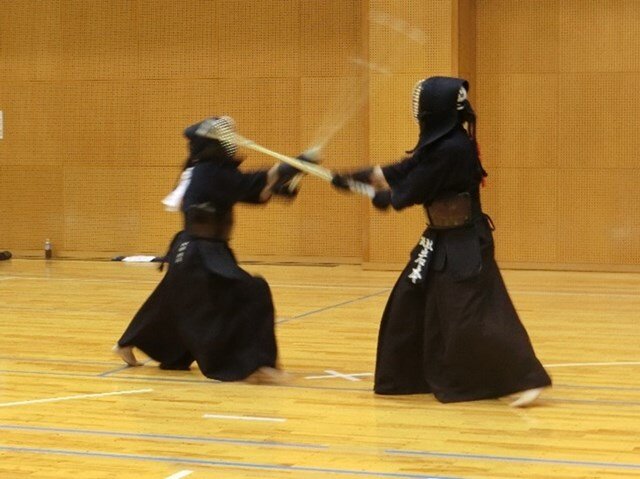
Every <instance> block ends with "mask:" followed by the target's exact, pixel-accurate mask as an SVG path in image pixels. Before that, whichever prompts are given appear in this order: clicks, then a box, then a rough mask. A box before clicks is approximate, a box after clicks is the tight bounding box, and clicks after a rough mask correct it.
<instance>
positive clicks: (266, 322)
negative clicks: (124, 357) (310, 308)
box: [118, 233, 278, 381]
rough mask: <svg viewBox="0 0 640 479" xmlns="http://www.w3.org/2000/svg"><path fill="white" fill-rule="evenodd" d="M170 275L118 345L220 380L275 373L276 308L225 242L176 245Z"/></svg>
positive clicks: (185, 238) (182, 240)
mask: <svg viewBox="0 0 640 479" xmlns="http://www.w3.org/2000/svg"><path fill="white" fill-rule="evenodd" d="M168 259H169V271H168V272H167V274H166V275H165V277H164V278H163V279H162V281H161V282H160V284H159V285H158V286H157V287H156V289H155V291H154V292H153V293H152V294H151V296H150V297H149V298H148V299H147V301H146V302H145V303H144V304H143V306H142V307H141V308H140V310H139V311H138V313H137V314H136V315H135V317H134V318H133V320H132V321H131V323H130V325H129V327H128V328H127V330H126V331H125V332H124V334H123V335H122V338H121V339H120V340H119V341H118V344H119V345H120V346H121V347H126V346H134V347H136V348H138V349H140V350H142V351H143V352H144V353H145V354H147V355H148V356H149V357H150V358H152V359H154V360H156V361H158V362H160V367H161V368H163V369H188V368H189V366H190V365H191V363H193V362H194V361H196V362H197V363H198V366H199V367H200V370H201V371H202V373H203V374H204V375H205V376H207V377H209V378H211V379H217V380H220V381H237V380H241V379H244V378H246V377H247V376H249V375H250V374H251V373H253V372H254V371H256V370H257V369H258V368H260V367H263V366H268V367H275V365H276V359H277V354H278V353H277V346H276V337H275V331H274V307H273V301H272V298H271V292H270V289H269V286H268V284H267V282H266V281H265V280H264V279H262V278H260V277H255V276H252V275H250V274H249V273H247V272H246V271H244V270H242V269H241V268H240V267H239V266H238V264H237V263H236V260H235V258H234V256H233V253H232V252H231V250H230V249H229V247H228V245H227V243H226V242H224V241H216V240H208V239H198V238H193V237H191V236H190V235H189V234H187V233H180V235H179V236H178V237H177V238H176V240H175V241H174V242H173V246H172V248H171V252H170V254H169V258H168Z"/></svg>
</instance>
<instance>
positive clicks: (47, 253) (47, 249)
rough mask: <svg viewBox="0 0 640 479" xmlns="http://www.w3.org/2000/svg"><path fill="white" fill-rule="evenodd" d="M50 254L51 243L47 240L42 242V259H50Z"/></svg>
mask: <svg viewBox="0 0 640 479" xmlns="http://www.w3.org/2000/svg"><path fill="white" fill-rule="evenodd" d="M52 253H53V251H52V249H51V241H49V238H47V239H46V240H45V242H44V259H51V256H52Z"/></svg>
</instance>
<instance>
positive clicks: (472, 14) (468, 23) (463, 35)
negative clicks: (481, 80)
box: [454, 0, 478, 102]
mask: <svg viewBox="0 0 640 479" xmlns="http://www.w3.org/2000/svg"><path fill="white" fill-rule="evenodd" d="M454 5H455V4H454ZM476 15H477V13H476V0H458V3H457V15H456V18H457V24H456V23H455V21H454V29H455V28H457V35H456V37H457V64H458V73H457V75H458V76H459V77H461V78H464V79H466V80H468V81H469V83H470V90H469V98H470V99H471V101H472V102H473V101H474V100H475V99H476V89H477V87H478V86H477V84H476ZM454 20H455V19H454ZM455 33H456V32H455V31H454V35H455ZM454 57H456V55H455V53H454Z"/></svg>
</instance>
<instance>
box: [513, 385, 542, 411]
mask: <svg viewBox="0 0 640 479" xmlns="http://www.w3.org/2000/svg"><path fill="white" fill-rule="evenodd" d="M541 392H542V388H535V389H527V390H526V391H522V392H521V393H520V396H519V397H518V399H516V400H515V401H513V402H511V403H510V404H509V406H511V407H527V406H531V405H532V404H533V403H534V402H535V400H536V399H538V396H540V393H541Z"/></svg>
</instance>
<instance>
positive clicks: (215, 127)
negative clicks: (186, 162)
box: [184, 116, 238, 158]
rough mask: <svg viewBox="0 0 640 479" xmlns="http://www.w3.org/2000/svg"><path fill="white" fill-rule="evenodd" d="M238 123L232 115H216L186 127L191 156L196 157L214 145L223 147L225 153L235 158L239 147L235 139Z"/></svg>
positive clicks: (185, 132) (185, 131)
mask: <svg viewBox="0 0 640 479" xmlns="http://www.w3.org/2000/svg"><path fill="white" fill-rule="evenodd" d="M235 134H236V123H235V121H234V120H233V118H231V117H230V116H219V117H218V116H214V117H210V118H205V119H204V120H202V121H200V122H198V123H195V124H193V125H190V126H188V127H186V128H185V129H184V136H185V138H187V139H188V140H189V152H190V157H192V158H195V157H197V156H198V155H199V154H201V153H203V152H204V151H205V150H207V149H209V148H210V147H211V146H212V145H219V146H220V147H222V150H223V151H224V154H225V155H227V156H228V157H230V158H233V157H234V156H235V154H236V151H237V149H238V145H237V143H236V141H235Z"/></svg>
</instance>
